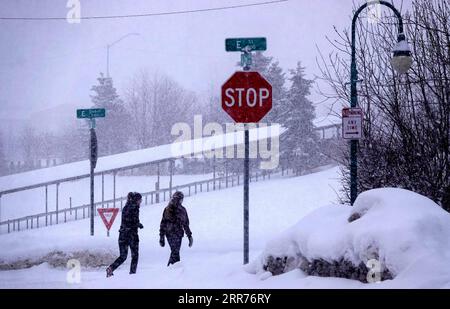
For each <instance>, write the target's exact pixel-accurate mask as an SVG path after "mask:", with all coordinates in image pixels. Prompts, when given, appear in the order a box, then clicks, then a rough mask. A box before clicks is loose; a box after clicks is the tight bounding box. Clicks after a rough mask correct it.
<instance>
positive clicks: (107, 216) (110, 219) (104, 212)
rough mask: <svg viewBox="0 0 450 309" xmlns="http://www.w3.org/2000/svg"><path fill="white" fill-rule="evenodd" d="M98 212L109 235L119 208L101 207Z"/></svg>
mask: <svg viewBox="0 0 450 309" xmlns="http://www.w3.org/2000/svg"><path fill="white" fill-rule="evenodd" d="M97 212H98V214H99V215H100V218H102V221H103V223H104V224H105V227H106V230H107V235H108V236H109V230H110V229H111V227H112V225H113V223H114V220H115V219H116V217H117V214H118V213H119V208H99V209H97Z"/></svg>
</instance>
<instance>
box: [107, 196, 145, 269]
mask: <svg viewBox="0 0 450 309" xmlns="http://www.w3.org/2000/svg"><path fill="white" fill-rule="evenodd" d="M141 202H142V195H141V194H139V193H137V192H130V193H128V196H127V203H126V204H125V207H124V208H123V210H122V222H121V224H120V229H119V251H120V256H119V257H118V258H117V259H116V260H115V261H114V263H112V264H111V265H110V266H109V267H108V268H107V269H106V277H111V276H112V275H113V272H114V270H116V268H117V267H119V266H120V265H122V263H123V262H125V260H126V259H127V256H128V247H130V249H131V266H130V274H135V273H136V268H137V264H138V259H139V236H138V228H139V229H142V228H144V226H143V225H142V223H141V222H139V207H140V205H141Z"/></svg>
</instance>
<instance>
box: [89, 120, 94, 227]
mask: <svg viewBox="0 0 450 309" xmlns="http://www.w3.org/2000/svg"><path fill="white" fill-rule="evenodd" d="M93 126H94V124H93V122H92V121H91V143H90V147H92V145H93V142H92V140H93V139H94V135H95V129H94V128H93ZM90 153H92V149H91V151H90ZM90 164H91V168H90V170H91V175H90V178H91V215H90V219H91V220H90V221H91V222H90V223H91V236H94V211H95V210H94V162H93V161H92V159H91V160H90Z"/></svg>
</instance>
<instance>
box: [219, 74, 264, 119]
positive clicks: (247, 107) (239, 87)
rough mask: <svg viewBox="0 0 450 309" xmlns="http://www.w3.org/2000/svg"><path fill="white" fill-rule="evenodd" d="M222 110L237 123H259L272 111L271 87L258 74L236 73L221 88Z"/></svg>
mask: <svg viewBox="0 0 450 309" xmlns="http://www.w3.org/2000/svg"><path fill="white" fill-rule="evenodd" d="M222 108H223V110H224V111H225V112H226V113H227V114H228V115H230V117H231V118H233V120H234V121H236V122H238V123H256V122H259V121H260V120H261V119H262V118H263V117H264V116H265V115H266V114H267V113H268V112H269V111H270V110H271V109H272V86H271V85H270V84H269V82H267V81H266V80H265V79H264V77H262V76H261V75H260V74H259V73H258V72H236V73H234V74H233V75H232V76H231V77H230V78H229V79H228V80H227V81H226V82H225V84H223V86H222Z"/></svg>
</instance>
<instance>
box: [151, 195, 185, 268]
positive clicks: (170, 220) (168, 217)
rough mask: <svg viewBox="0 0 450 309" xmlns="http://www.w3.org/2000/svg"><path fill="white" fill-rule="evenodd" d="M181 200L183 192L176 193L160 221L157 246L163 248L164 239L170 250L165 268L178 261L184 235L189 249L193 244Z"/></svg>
mask: <svg viewBox="0 0 450 309" xmlns="http://www.w3.org/2000/svg"><path fill="white" fill-rule="evenodd" d="M183 199H184V194H183V192H181V191H176V192H175V193H174V194H173V196H172V199H171V200H170V202H169V204H168V206H167V207H166V208H165V209H164V212H163V215H162V219H161V224H160V229H159V237H160V238H159V244H160V245H161V247H164V246H165V237H166V238H167V241H168V242H169V246H170V250H171V253H170V258H169V262H168V263H167V266H169V265H170V264H175V263H177V262H179V261H180V247H181V242H182V239H183V236H184V234H186V235H187V237H188V239H189V247H192V244H193V242H194V240H193V238H192V232H191V229H190V228H189V217H188V214H187V211H186V208H184V207H183V205H182V203H183Z"/></svg>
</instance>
